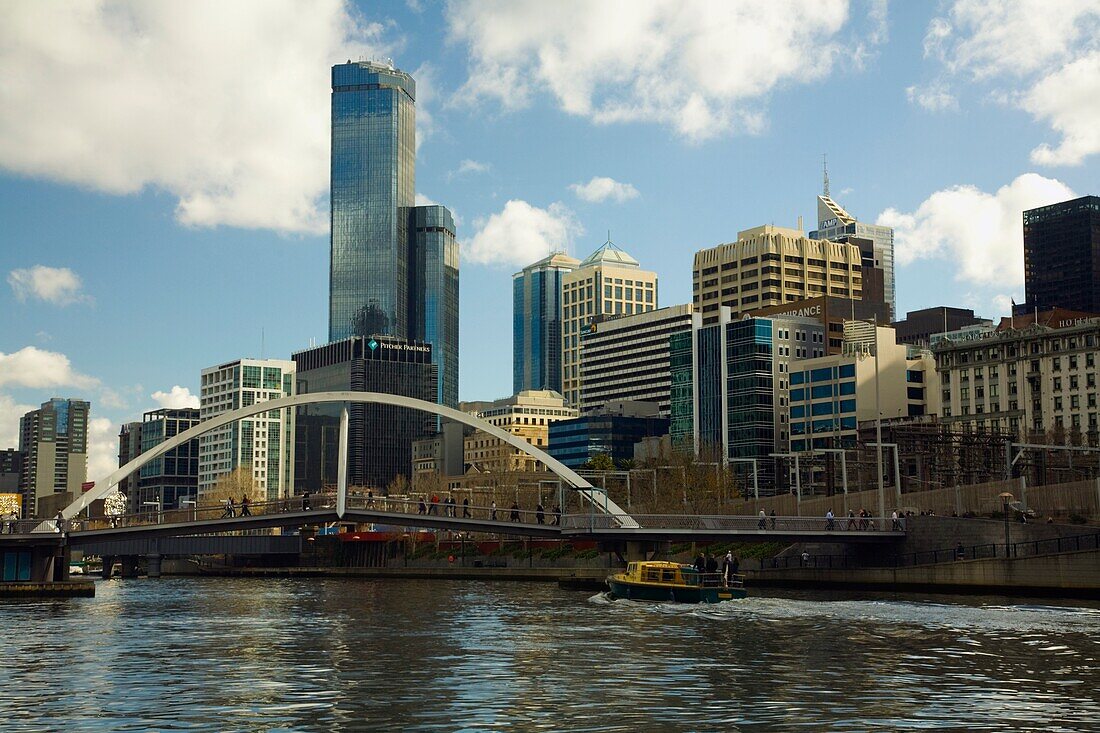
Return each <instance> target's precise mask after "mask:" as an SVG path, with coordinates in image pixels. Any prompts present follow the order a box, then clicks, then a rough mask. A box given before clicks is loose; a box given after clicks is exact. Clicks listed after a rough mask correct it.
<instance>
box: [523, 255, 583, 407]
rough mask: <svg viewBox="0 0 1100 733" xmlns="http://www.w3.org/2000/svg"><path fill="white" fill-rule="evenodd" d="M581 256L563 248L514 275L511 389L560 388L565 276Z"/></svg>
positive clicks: (556, 389)
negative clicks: (567, 251)
mask: <svg viewBox="0 0 1100 733" xmlns="http://www.w3.org/2000/svg"><path fill="white" fill-rule="evenodd" d="M579 264H580V260H578V259H575V258H573V257H570V256H569V255H567V254H565V253H564V252H554V253H553V254H551V255H550V256H549V257H546V258H545V259H541V260H539V261H538V262H536V263H534V264H532V265H528V266H527V267H525V268H523V270H522V271H520V272H517V273H516V274H515V275H513V276H512V392H513V393H515V394H518V393H520V392H522V391H523V390H528V389H539V390H542V389H548V390H552V391H554V392H561V374H562V363H561V348H562V328H561V317H562V303H561V294H562V290H563V286H562V280H563V278H564V277H565V274H566V273H567V272H572V271H573V270H574V269H576V267H577V265H579Z"/></svg>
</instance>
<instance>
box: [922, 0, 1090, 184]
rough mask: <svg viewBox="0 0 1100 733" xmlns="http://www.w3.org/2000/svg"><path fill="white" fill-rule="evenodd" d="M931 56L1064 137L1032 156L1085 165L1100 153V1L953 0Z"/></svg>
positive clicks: (928, 50)
mask: <svg viewBox="0 0 1100 733" xmlns="http://www.w3.org/2000/svg"><path fill="white" fill-rule="evenodd" d="M924 44H925V55H926V56H931V57H935V58H938V59H939V60H940V61H941V62H942V63H943V66H944V71H945V73H947V74H949V75H963V76H967V77H969V78H970V79H972V80H974V81H976V82H982V83H988V84H991V85H992V86H993V89H992V91H991V93H990V97H991V98H993V99H1000V100H1003V102H1004V103H1007V104H1010V105H1014V106H1017V107H1019V108H1020V109H1023V110H1025V111H1026V112H1028V113H1030V114H1031V116H1032V117H1034V118H1035V119H1036V120H1039V121H1042V122H1045V123H1047V124H1049V125H1050V127H1051V128H1052V129H1053V130H1054V131H1055V132H1057V133H1058V134H1060V135H1061V138H1062V139H1061V142H1060V143H1059V144H1058V145H1057V146H1055V147H1053V148H1052V147H1051V146H1050V145H1049V144H1046V143H1044V144H1042V145H1039V146H1038V147H1036V148H1035V149H1034V150H1032V152H1031V160H1032V162H1034V163H1037V164H1040V165H1078V164H1080V163H1081V162H1082V161H1083V160H1084V159H1085V158H1086V157H1088V156H1090V155H1094V154H1096V153H1098V152H1100V130H1098V128H1100V125H1098V124H1097V119H1100V3H1097V2H1096V0H1018V1H1017V2H1011V3H1006V2H1003V0H954V2H953V3H951V4H950V5H949V7H948V9H947V12H946V13H945V17H938V18H935V19H933V20H932V22H931V23H930V24H929V27H928V31H927V32H926V34H925V39H924Z"/></svg>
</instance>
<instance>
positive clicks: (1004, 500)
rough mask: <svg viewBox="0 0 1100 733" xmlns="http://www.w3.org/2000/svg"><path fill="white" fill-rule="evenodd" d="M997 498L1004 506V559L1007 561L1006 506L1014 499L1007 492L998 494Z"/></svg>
mask: <svg viewBox="0 0 1100 733" xmlns="http://www.w3.org/2000/svg"><path fill="white" fill-rule="evenodd" d="M999 496H1000V497H1001V502H1002V503H1003V504H1004V510H1005V559H1006V560H1007V559H1008V504H1009V502H1011V501H1012V499H1013V498H1014V497H1013V496H1012V494H1010V493H1009V492H1007V491H1006V492H1004V493H1003V494H999Z"/></svg>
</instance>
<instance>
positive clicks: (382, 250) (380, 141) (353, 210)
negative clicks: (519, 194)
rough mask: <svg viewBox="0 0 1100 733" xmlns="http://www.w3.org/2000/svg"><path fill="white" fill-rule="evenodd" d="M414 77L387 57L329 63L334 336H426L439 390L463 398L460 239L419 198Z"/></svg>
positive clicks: (442, 398) (454, 399)
mask: <svg viewBox="0 0 1100 733" xmlns="http://www.w3.org/2000/svg"><path fill="white" fill-rule="evenodd" d="M415 110H416V83H415V82H414V81H413V79H412V77H411V76H409V75H408V74H406V73H405V72H403V71H400V70H398V69H395V68H393V66H392V65H390V64H388V63H378V62H374V61H360V62H351V61H349V62H348V63H346V64H339V65H337V66H334V67H332V163H331V194H330V195H331V214H330V215H331V220H332V221H331V224H332V231H331V235H330V236H331V262H330V268H329V341H331V342H336V341H340V340H343V339H346V338H349V337H351V336H364V337H367V338H369V337H372V336H391V337H394V338H399V339H411V340H414V341H427V342H428V343H430V344H431V345H432V355H433V358H434V359H435V360H436V361H435V363H436V364H437V365H438V366H439V380H438V385H437V390H438V395H437V398H436V400H437V401H439V402H441V403H443V404H446V405H449V406H451V407H455V406H457V404H458V245H457V243H456V241H455V226H454V219H453V217H452V216H451V212H450V211H448V210H447V209H446V208H445V207H442V206H438V205H432V206H415V191H416V189H415V172H416V124H415V114H416V111H415Z"/></svg>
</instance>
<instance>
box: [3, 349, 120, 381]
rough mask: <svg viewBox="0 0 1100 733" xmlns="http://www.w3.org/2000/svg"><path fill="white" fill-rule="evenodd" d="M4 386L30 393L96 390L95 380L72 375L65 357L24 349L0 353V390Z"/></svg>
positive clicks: (84, 376)
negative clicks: (63, 389) (34, 391)
mask: <svg viewBox="0 0 1100 733" xmlns="http://www.w3.org/2000/svg"><path fill="white" fill-rule="evenodd" d="M7 385H10V386H13V387H30V388H32V389H45V388H48V387H77V388H79V389H92V388H95V387H98V386H99V380H98V379H96V378H94V377H89V376H88V375H86V374H81V373H79V372H77V371H74V370H73V368H72V365H71V364H70V363H69V357H67V356H65V355H64V354H59V353H57V352H55V351H45V350H43V349H39V348H36V347H34V346H24V347H23V348H22V349H20V350H19V351H15V352H13V353H11V354H5V353H3V352H0V386H7Z"/></svg>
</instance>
